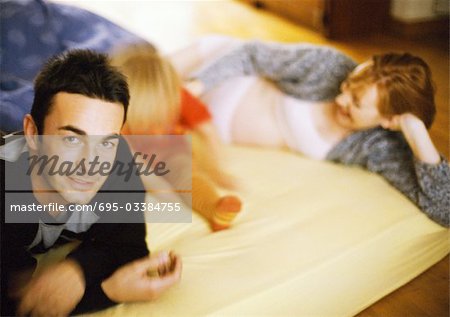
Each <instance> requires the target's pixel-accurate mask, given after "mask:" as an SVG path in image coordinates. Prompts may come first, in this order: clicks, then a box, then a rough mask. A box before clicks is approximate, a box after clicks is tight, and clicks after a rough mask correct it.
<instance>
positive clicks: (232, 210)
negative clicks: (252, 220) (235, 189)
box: [211, 195, 242, 231]
mask: <svg viewBox="0 0 450 317" xmlns="http://www.w3.org/2000/svg"><path fill="white" fill-rule="evenodd" d="M241 207H242V203H241V200H240V199H239V198H238V197H236V196H232V195H229V196H224V197H222V198H220V199H219V201H218V202H217V205H216V208H215V210H214V213H213V217H212V220H211V228H212V230H213V231H219V230H224V229H228V228H229V227H230V226H231V223H232V222H233V220H234V218H235V217H236V216H237V214H238V213H239V211H241Z"/></svg>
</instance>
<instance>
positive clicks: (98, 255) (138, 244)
mask: <svg viewBox="0 0 450 317" xmlns="http://www.w3.org/2000/svg"><path fill="white" fill-rule="evenodd" d="M117 160H118V161H121V162H124V163H125V164H127V163H128V162H131V160H132V157H131V153H130V150H129V148H128V146H127V145H126V143H125V141H124V140H123V139H122V140H121V141H120V145H119V147H118V152H117V156H116V161H117ZM0 162H1V168H2V173H1V182H2V184H1V186H2V188H1V189H2V202H1V207H2V212H1V217H2V219H1V279H2V280H1V287H2V288H1V293H2V303H1V304H2V309H1V312H2V316H4V315H11V314H14V309H15V308H14V307H15V303H14V302H13V301H11V300H10V299H9V298H7V290H6V288H7V285H8V277H10V276H12V274H14V273H15V272H20V271H23V270H29V269H34V268H35V266H36V260H35V259H34V258H33V257H32V254H31V252H30V251H29V250H28V247H29V246H30V244H31V243H32V242H33V241H34V240H35V238H36V234H37V231H38V230H39V223H38V222H39V221H41V222H44V223H47V224H48V225H49V226H52V225H55V226H56V225H58V224H51V223H48V222H47V221H46V220H48V219H46V218H45V216H46V215H45V214H41V215H39V214H37V213H34V214H33V213H29V214H27V215H29V217H34V218H35V219H33V221H32V222H31V223H6V222H5V210H6V208H10V207H9V206H6V203H7V202H6V200H5V195H7V194H11V192H9V191H8V189H9V188H10V187H6V188H5V173H4V172H5V171H6V172H8V173H9V172H12V175H14V182H15V183H17V180H18V179H20V182H21V183H20V186H21V190H24V191H25V192H24V193H23V196H21V199H20V201H16V202H10V203H16V204H21V205H23V204H32V203H35V204H39V203H38V202H37V201H36V199H35V197H34V195H32V191H31V180H30V177H29V176H28V175H26V171H27V169H28V168H27V167H28V153H27V152H26V153H23V154H22V155H21V156H20V158H19V159H18V160H17V161H16V162H5V161H3V160H0ZM134 171H135V166H134ZM126 176H127V175H125V174H124V175H118V174H117V173H113V174H111V175H110V176H108V179H107V180H106V182H105V183H104V184H103V186H102V188H101V189H100V190H99V192H98V193H97V195H96V196H95V197H94V198H93V199H92V200H91V202H90V204H94V203H95V202H97V203H101V202H103V203H114V202H116V203H118V205H119V206H124V205H125V204H126V203H134V202H144V196H145V190H144V187H143V185H142V182H141V180H140V178H139V176H136V174H135V173H134V172H133V174H132V177H131V178H130V179H129V180H126V179H125V178H126ZM16 177H17V178H16ZM26 191H28V192H26ZM96 214H97V215H98V216H99V217H100V219H99V221H97V222H96V223H94V224H92V225H91V226H90V227H89V229H88V230H87V231H85V232H79V233H74V232H71V231H67V230H64V231H63V232H62V233H61V236H60V238H59V239H58V241H56V243H55V244H60V243H64V242H65V240H67V239H69V240H70V239H77V240H80V241H81V244H80V245H79V246H78V247H77V248H76V249H75V250H74V251H73V252H71V253H70V254H69V255H68V256H67V257H68V258H71V259H74V260H75V261H77V262H78V263H79V264H80V266H81V268H82V270H83V273H84V277H85V280H86V290H85V293H84V296H83V298H82V300H81V301H80V303H79V304H78V306H77V307H76V308H75V310H74V311H73V312H72V314H78V313H83V312H88V311H93V310H99V309H103V308H106V307H109V306H112V305H114V304H115V303H114V302H112V301H111V300H109V299H108V298H107V297H106V295H105V294H104V292H103V290H102V289H101V286H100V285H101V282H102V281H103V280H104V279H106V278H107V277H108V276H110V275H111V274H112V273H113V272H114V271H115V270H116V269H117V268H118V267H120V266H122V265H124V264H126V263H128V262H131V261H133V260H135V259H138V258H141V257H144V256H146V255H148V253H149V251H148V249H147V245H146V243H145V234H146V231H145V221H144V216H143V214H141V213H136V212H134V213H128V214H127V213H126V211H119V212H116V213H115V214H114V217H115V218H114V219H112V218H107V217H111V213H106V212H104V213H103V214H101V213H100V212H99V211H97V212H96ZM117 217H119V218H117ZM120 217H126V218H122V220H125V221H120V219H121V218H120ZM129 217H134V219H131V220H130V218H129ZM118 219H119V220H118ZM110 221H114V222H115V223H104V222H110ZM117 222H119V223H117ZM126 222H133V223H126ZM31 251H32V252H42V251H46V249H45V247H44V245H43V243H42V242H40V243H39V244H37V245H36V246H34V247H33V248H32V249H31Z"/></svg>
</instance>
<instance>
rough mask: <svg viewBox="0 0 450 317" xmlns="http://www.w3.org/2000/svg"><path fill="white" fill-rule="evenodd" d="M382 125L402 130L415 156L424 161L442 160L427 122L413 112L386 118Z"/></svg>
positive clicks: (436, 161)
mask: <svg viewBox="0 0 450 317" xmlns="http://www.w3.org/2000/svg"><path fill="white" fill-rule="evenodd" d="M381 126H382V127H383V128H385V129H389V130H392V131H402V133H403V135H404V136H405V139H406V141H407V142H408V144H409V147H410V148H411V150H412V151H413V153H414V156H415V157H416V158H418V159H419V160H421V161H422V162H425V163H428V164H438V163H439V162H440V161H441V157H440V155H439V152H438V151H437V150H436V148H435V146H434V144H433V142H432V141H431V138H430V135H429V134H428V131H427V128H426V126H425V124H424V123H423V122H422V120H420V119H419V118H418V117H416V116H415V115H413V114H412V113H403V114H401V115H395V116H393V117H392V118H390V119H384V120H383V121H382V123H381Z"/></svg>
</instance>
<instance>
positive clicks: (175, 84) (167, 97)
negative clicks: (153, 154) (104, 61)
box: [111, 44, 181, 134]
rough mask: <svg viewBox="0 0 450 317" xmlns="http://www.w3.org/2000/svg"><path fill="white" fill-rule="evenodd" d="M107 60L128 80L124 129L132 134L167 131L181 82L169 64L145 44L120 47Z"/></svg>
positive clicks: (176, 109)
mask: <svg viewBox="0 0 450 317" xmlns="http://www.w3.org/2000/svg"><path fill="white" fill-rule="evenodd" d="M111 59H112V63H113V65H114V66H116V67H118V68H119V70H120V71H121V72H122V73H123V74H124V75H125V76H126V77H127V80H128V86H129V90H130V96H131V99H130V105H129V108H128V113H127V121H126V123H125V126H126V128H127V130H128V131H129V132H130V133H132V134H148V133H158V134H159V133H161V134H164V133H168V132H170V131H171V130H172V129H173V127H174V126H175V124H176V123H177V121H178V120H179V116H180V107H181V101H180V98H181V97H180V96H181V94H180V92H181V80H180V78H179V77H178V74H177V73H176V71H175V69H174V67H173V66H172V64H171V63H170V62H169V61H168V60H167V59H166V58H164V57H163V56H161V55H160V54H159V53H158V52H157V51H156V49H155V48H154V47H153V46H151V45H149V44H137V45H132V46H128V47H125V48H122V49H120V50H118V51H116V52H115V53H114V54H112V58H111Z"/></svg>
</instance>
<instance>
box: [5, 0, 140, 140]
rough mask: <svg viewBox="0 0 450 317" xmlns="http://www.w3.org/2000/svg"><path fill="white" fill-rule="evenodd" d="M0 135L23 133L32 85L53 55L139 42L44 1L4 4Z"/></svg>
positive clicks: (89, 15) (15, 0)
mask: <svg viewBox="0 0 450 317" xmlns="http://www.w3.org/2000/svg"><path fill="white" fill-rule="evenodd" d="M0 6H1V7H0V38H1V39H2V40H1V50H0V69H1V78H0V88H1V95H0V130H3V131H6V132H11V131H15V130H20V129H21V128H22V119H23V115H24V114H26V113H28V112H29V111H30V109H31V105H32V102H33V95H34V93H33V80H34V77H35V76H36V75H37V73H38V72H39V70H40V69H41V68H42V66H43V64H44V63H45V61H47V60H48V58H49V57H51V56H52V55H55V54H58V53H62V52H64V51H66V50H69V49H73V48H88V49H92V50H96V51H99V52H108V51H110V50H111V49H112V48H113V47H114V46H116V45H118V44H126V43H134V42H138V41H142V39H141V38H139V37H137V36H136V35H134V34H132V33H130V32H128V31H126V30H124V29H123V28H121V27H119V26H117V25H116V24H114V23H112V22H110V21H108V20H106V19H105V18H102V17H100V16H98V15H96V14H93V13H91V12H89V11H86V10H83V9H80V8H76V7H72V6H68V5H62V4H56V3H51V2H46V1H43V0H20V1H18V0H6V1H1V2H0Z"/></svg>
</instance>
